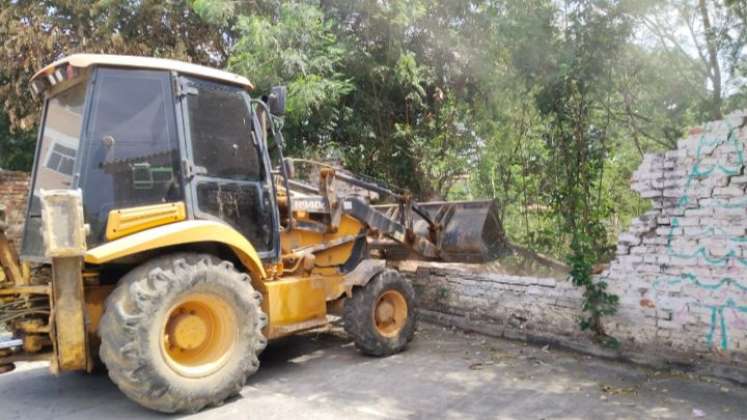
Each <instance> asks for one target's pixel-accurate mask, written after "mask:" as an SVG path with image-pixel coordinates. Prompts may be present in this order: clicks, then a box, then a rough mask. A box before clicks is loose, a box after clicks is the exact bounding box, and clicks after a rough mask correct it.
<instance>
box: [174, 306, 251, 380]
mask: <svg viewBox="0 0 747 420" xmlns="http://www.w3.org/2000/svg"><path fill="white" fill-rule="evenodd" d="M161 337H162V339H161V352H162V354H163V355H164V359H165V360H166V364H168V365H169V367H170V368H171V369H173V370H174V371H175V372H176V373H178V374H180V375H182V376H185V377H189V378H199V377H204V376H207V375H210V374H212V373H214V372H216V371H218V370H219V369H220V368H221V367H223V365H225V364H226V362H227V361H228V358H229V357H230V355H231V351H232V349H233V347H234V346H235V345H236V341H237V339H238V325H236V317H235V315H234V313H233V311H232V310H231V307H230V306H229V305H228V304H227V303H226V302H225V301H224V300H223V299H222V298H220V297H218V296H214V295H209V294H191V295H188V296H185V297H183V298H182V299H180V300H179V301H177V302H176V303H175V304H173V305H172V306H171V308H170V309H169V311H168V315H167V317H166V320H165V322H164V324H163V327H162V329H161Z"/></svg>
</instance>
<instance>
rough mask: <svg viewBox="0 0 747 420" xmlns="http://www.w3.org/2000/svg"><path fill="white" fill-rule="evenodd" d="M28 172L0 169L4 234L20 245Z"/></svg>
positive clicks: (0, 209) (17, 245)
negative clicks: (5, 228) (5, 227)
mask: <svg viewBox="0 0 747 420" xmlns="http://www.w3.org/2000/svg"><path fill="white" fill-rule="evenodd" d="M28 185H29V174H27V173H25V172H16V171H3V170H0V211H2V210H3V208H4V211H5V219H6V223H7V224H8V229H7V231H6V235H7V236H8V238H9V239H10V240H11V241H12V242H13V243H14V244H15V245H16V247H20V244H21V235H22V233H23V223H24V217H25V213H26V197H27V195H28Z"/></svg>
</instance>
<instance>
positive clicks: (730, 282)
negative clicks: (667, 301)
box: [654, 273, 747, 292]
mask: <svg viewBox="0 0 747 420" xmlns="http://www.w3.org/2000/svg"><path fill="white" fill-rule="evenodd" d="M662 282H666V284H667V285H669V286H673V285H677V284H681V283H682V282H687V283H689V284H692V285H693V286H696V287H699V288H701V289H706V290H719V289H721V288H722V287H729V286H734V287H736V288H737V289H739V290H741V291H742V292H747V285H745V284H742V283H740V282H739V280H737V279H734V278H731V277H723V278H722V279H720V280H718V281H716V282H714V283H709V282H703V281H701V280H700V279H698V278H697V277H696V276H695V275H693V274H691V273H682V274H680V276H679V277H670V278H668V279H662V278H658V279H656V281H655V282H654V289H656V288H657V287H658V286H659V285H660V284H661V283H662Z"/></svg>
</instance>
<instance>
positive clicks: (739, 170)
mask: <svg viewBox="0 0 747 420" xmlns="http://www.w3.org/2000/svg"><path fill="white" fill-rule="evenodd" d="M745 115H746V114H745V113H735V114H732V115H729V116H728V117H726V118H725V119H724V120H721V121H714V122H711V123H708V124H706V125H704V126H703V127H700V128H697V129H694V130H691V131H690V135H689V136H688V137H686V138H684V139H682V140H680V141H679V142H678V144H677V150H672V151H669V152H666V153H660V154H651V155H647V156H646V157H645V159H644V161H643V163H642V164H641V166H640V168H639V169H638V170H637V171H636V173H635V174H634V176H633V185H632V186H633V189H634V190H635V191H637V192H638V193H639V194H640V195H641V196H642V197H644V198H648V199H650V200H651V202H652V204H653V206H652V209H651V210H650V211H648V212H647V213H645V214H643V215H642V216H641V217H639V218H638V219H636V220H634V222H633V223H632V226H631V227H630V229H629V230H628V232H626V233H624V234H623V235H621V236H620V238H619V245H618V251H617V254H618V256H617V258H616V260H615V261H614V262H613V263H612V264H611V266H610V268H609V270H608V271H607V272H606V273H604V274H603V276H602V278H603V279H604V280H606V281H607V282H608V283H609V284H610V288H611V291H612V292H614V293H616V294H617V295H619V296H620V300H621V302H620V303H621V307H620V311H619V315H618V316H616V317H614V318H611V319H610V320H609V321H608V322H607V328H608V330H609V331H610V333H611V334H613V335H616V336H619V337H621V338H623V339H625V340H627V341H628V342H629V343H630V344H639V345H642V346H654V347H656V348H660V349H666V350H669V351H672V352H685V353H688V354H698V355H700V356H702V357H707V358H711V357H714V358H719V359H727V360H734V361H741V362H747V193H745V187H747V174H745V144H746V143H747V128H746V127H745V122H746V121H747V120H746V119H745Z"/></svg>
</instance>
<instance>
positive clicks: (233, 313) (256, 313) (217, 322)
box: [99, 254, 267, 413]
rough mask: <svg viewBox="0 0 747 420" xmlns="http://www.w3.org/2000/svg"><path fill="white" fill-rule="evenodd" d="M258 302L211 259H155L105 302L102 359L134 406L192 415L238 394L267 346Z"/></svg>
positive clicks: (240, 278) (230, 270)
mask: <svg viewBox="0 0 747 420" xmlns="http://www.w3.org/2000/svg"><path fill="white" fill-rule="evenodd" d="M260 303H261V294H260V293H258V292H256V291H254V289H253V288H252V286H251V284H250V278H249V276H248V275H246V274H242V273H239V272H238V271H237V270H236V269H235V268H234V267H233V265H232V264H231V263H230V262H227V261H221V260H219V259H217V258H215V257H212V256H210V255H201V254H175V255H168V256H163V257H159V258H156V259H154V260H152V261H149V262H146V263H145V264H143V265H141V266H139V267H137V268H135V269H134V270H132V271H131V272H129V273H128V274H127V275H125V276H124V277H123V278H122V279H121V280H120V282H119V284H118V286H117V287H116V288H115V290H114V291H113V292H112V294H111V295H110V296H109V298H108V299H107V302H106V308H105V312H104V315H103V316H102V318H101V323H100V326H99V335H100V337H101V348H100V350H99V354H100V357H101V359H102V361H103V362H104V364H105V365H106V367H107V368H108V370H109V377H110V378H111V379H112V381H114V383H116V384H117V386H118V387H119V389H121V390H122V392H124V393H125V394H126V395H127V396H128V397H129V398H130V399H132V400H134V401H136V402H137V403H139V404H141V405H143V406H145V407H148V408H151V409H153V410H158V411H161V412H169V413H170V412H195V411H199V410H200V409H202V408H204V407H205V406H208V405H218V404H221V403H222V402H223V401H224V400H225V399H226V398H228V397H230V396H232V395H235V394H238V393H239V391H240V390H241V388H242V387H243V386H244V384H245V382H246V378H247V377H248V376H249V375H251V374H252V373H254V372H255V371H256V370H257V368H258V367H259V361H258V359H257V356H258V355H259V353H260V352H261V351H262V350H263V349H264V347H265V346H266V344H267V340H266V339H265V338H264V336H263V335H262V328H263V327H264V325H265V324H266V321H267V317H266V316H265V315H264V314H263V313H262V311H261V308H260Z"/></svg>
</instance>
